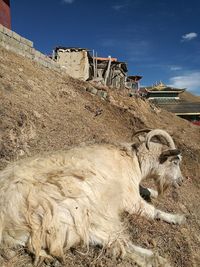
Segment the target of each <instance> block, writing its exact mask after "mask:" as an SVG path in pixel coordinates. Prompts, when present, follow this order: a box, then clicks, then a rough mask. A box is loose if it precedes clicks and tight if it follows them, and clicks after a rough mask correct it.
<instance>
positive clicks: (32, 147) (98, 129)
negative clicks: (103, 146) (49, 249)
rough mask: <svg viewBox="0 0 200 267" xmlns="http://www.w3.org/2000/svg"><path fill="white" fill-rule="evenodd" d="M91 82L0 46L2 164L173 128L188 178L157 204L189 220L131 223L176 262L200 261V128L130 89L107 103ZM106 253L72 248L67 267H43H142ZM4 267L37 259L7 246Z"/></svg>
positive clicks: (139, 236) (145, 241)
mask: <svg viewBox="0 0 200 267" xmlns="http://www.w3.org/2000/svg"><path fill="white" fill-rule="evenodd" d="M87 86H88V83H86V82H81V81H78V80H75V79H72V78H70V77H68V76H66V75H62V74H58V73H55V72H53V71H51V70H48V69H45V68H43V67H42V66H39V65H37V63H33V62H31V61H30V60H28V59H25V58H22V57H20V56H16V55H15V54H13V53H10V52H7V51H6V50H3V49H2V48H0V167H1V168H3V167H4V166H6V164H7V163H8V162H9V161H13V160H16V159H18V158H22V157H27V156H29V155H34V154H36V153H39V152H43V151H47V150H58V149H65V148H67V147H69V146H71V145H75V144H79V143H81V142H87V141H92V142H93V141H98V142H99V141H131V136H132V133H133V131H135V130H137V129H141V128H146V127H150V128H162V129H165V130H167V131H168V132H169V133H170V134H172V135H173V137H174V139H175V142H176V143H177V146H178V147H179V148H180V149H181V150H182V154H183V163H182V170H183V172H184V175H185V177H187V179H186V181H185V183H184V185H183V186H182V188H181V189H180V190H178V192H172V191H169V192H168V193H167V194H166V195H165V196H164V198H162V199H161V200H160V201H158V200H157V201H155V205H157V206H159V207H160V208H161V209H163V210H166V211H172V212H180V213H186V214H187V215H188V219H187V223H186V224H185V225H182V226H176V225H168V224H166V223H163V222H159V221H155V222H152V221H148V220H146V219H144V218H139V217H138V216H132V217H129V218H127V217H126V216H125V220H126V221H128V225H129V232H130V235H131V237H132V239H133V240H134V242H135V243H137V244H140V245H142V246H144V247H147V248H151V249H155V251H158V253H159V254H160V255H162V256H165V257H167V258H168V259H169V260H170V261H171V263H172V265H173V266H177V267H178V266H179V267H181V266H184V267H189V266H200V255H199V246H200V209H199V203H200V180H199V179H200V167H199V166H200V164H199V163H200V141H199V140H200V127H198V126H194V125H191V124H190V123H189V122H187V121H185V120H182V119H180V118H178V117H176V116H175V115H173V114H171V113H168V112H167V111H164V110H163V111H162V110H159V109H157V108H155V107H154V106H152V105H149V103H148V102H147V101H144V100H142V99H135V98H130V97H128V96H127V92H126V91H123V92H118V91H115V90H109V92H108V93H109V99H108V101H106V100H102V99H100V98H99V97H97V96H93V95H91V94H90V93H88V92H86V90H85V88H86V87H87ZM80 250H81V248H80ZM82 252H85V251H84V250H82ZM100 253H101V250H100V249H91V251H90V252H89V253H86V254H84V255H81V254H80V253H78V252H77V251H75V250H74V251H69V252H68V253H67V254H66V264H65V265H60V264H59V263H58V262H55V263H54V264H51V265H50V263H43V265H42V267H46V266H57V267H59V266H110V267H114V266H127V267H128V266H134V264H133V263H131V262H128V261H123V262H120V261H118V260H117V259H113V258H110V256H108V255H104V254H100ZM0 266H7V267H8V266H14V267H22V266H23V267H25V266H29V267H32V261H31V256H30V255H28V254H27V253H26V252H25V251H23V250H22V249H21V248H19V249H16V251H7V250H5V248H4V249H2V250H1V257H0Z"/></svg>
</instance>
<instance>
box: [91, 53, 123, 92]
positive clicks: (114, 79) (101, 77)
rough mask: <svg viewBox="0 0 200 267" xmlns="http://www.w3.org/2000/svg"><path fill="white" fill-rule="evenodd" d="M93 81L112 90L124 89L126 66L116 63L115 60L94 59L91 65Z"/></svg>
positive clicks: (109, 58)
mask: <svg viewBox="0 0 200 267" xmlns="http://www.w3.org/2000/svg"><path fill="white" fill-rule="evenodd" d="M91 66H92V69H93V70H94V71H93V77H92V79H93V80H97V81H99V82H100V83H101V84H102V85H105V86H109V87H112V88H117V89H122V88H125V83H126V78H127V72H128V69H127V65H126V63H125V62H121V61H118V60H117V58H111V57H110V56H109V57H108V58H102V57H95V58H94V60H93V62H92V63H91Z"/></svg>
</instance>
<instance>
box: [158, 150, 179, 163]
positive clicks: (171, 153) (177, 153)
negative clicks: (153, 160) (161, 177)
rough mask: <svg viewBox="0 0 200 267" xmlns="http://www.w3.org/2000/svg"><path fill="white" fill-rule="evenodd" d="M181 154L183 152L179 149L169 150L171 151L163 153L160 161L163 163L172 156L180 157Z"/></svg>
mask: <svg viewBox="0 0 200 267" xmlns="http://www.w3.org/2000/svg"><path fill="white" fill-rule="evenodd" d="M180 153H181V151H180V150H179V149H169V150H165V151H163V152H162V153H161V155H160V157H159V159H160V162H161V163H163V162H165V161H166V160H167V158H168V157H170V156H178V155H179V154H180Z"/></svg>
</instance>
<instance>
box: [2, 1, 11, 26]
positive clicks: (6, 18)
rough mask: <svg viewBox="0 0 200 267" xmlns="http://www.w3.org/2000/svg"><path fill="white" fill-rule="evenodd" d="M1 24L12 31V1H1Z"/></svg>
mask: <svg viewBox="0 0 200 267" xmlns="http://www.w3.org/2000/svg"><path fill="white" fill-rule="evenodd" d="M0 24H2V25H3V26H5V27H7V28H8V29H11V18H10V0H0Z"/></svg>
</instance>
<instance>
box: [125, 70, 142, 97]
mask: <svg viewBox="0 0 200 267" xmlns="http://www.w3.org/2000/svg"><path fill="white" fill-rule="evenodd" d="M141 79H142V76H139V75H134V76H128V77H127V80H126V87H127V88H129V89H131V90H132V94H133V95H134V94H138V93H139V90H140V80H141Z"/></svg>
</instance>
